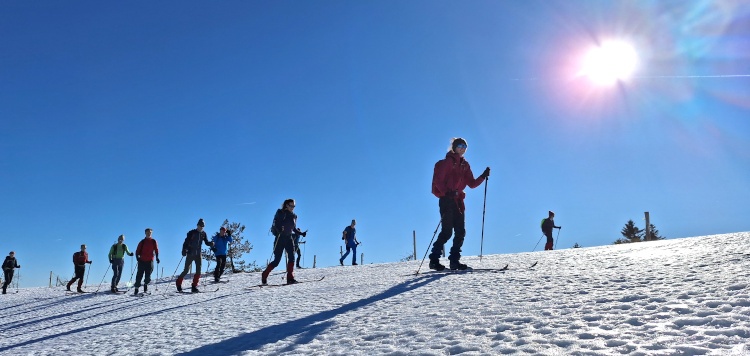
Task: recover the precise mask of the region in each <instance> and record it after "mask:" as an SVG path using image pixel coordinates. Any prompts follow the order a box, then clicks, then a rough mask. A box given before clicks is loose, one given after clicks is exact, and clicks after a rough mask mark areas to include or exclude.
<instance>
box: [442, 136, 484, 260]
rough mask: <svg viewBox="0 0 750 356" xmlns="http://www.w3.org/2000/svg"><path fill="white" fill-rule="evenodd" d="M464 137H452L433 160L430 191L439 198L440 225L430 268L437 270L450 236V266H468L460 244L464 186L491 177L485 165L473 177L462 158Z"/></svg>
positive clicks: (463, 229) (467, 164)
mask: <svg viewBox="0 0 750 356" xmlns="http://www.w3.org/2000/svg"><path fill="white" fill-rule="evenodd" d="M467 147H468V146H467V144H466V140H464V139H463V138H460V137H458V138H454V139H453V140H451V147H450V149H449V150H448V153H446V154H445V159H442V160H440V161H438V162H437V163H435V171H434V173H433V176H432V194H434V195H435V196H436V197H438V198H439V199H440V201H439V205H440V222H441V224H442V226H443V228H442V230H440V234H439V235H438V238H437V241H435V244H433V245H432V253H430V268H431V269H434V270H438V271H442V270H444V269H445V266H443V265H441V264H440V255H441V254H442V252H443V248H444V245H445V243H446V242H448V240H449V239H450V238H451V235H452V234H453V233H454V231H455V236H454V238H453V247H451V250H450V255H448V260H449V261H450V269H454V270H455V269H458V270H464V269H466V268H468V266H466V265H465V264H463V263H461V262H460V259H461V246H463V244H464V236H466V229H465V228H464V225H465V224H464V210H465V206H464V198H465V197H466V193H464V188H466V187H467V186H468V187H469V188H472V189H474V188H476V187H478V186H479V185H480V184H482V182H484V180H485V179H486V178H487V177H489V176H490V167H487V168H486V169H485V170H484V172H482V174H481V175H480V176H479V177H477V178H476V179H474V174H473V173H472V172H471V167H470V166H469V162H467V161H466V159H464V154H465V153H466V149H467Z"/></svg>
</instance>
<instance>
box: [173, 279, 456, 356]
mask: <svg viewBox="0 0 750 356" xmlns="http://www.w3.org/2000/svg"><path fill="white" fill-rule="evenodd" d="M442 277H445V274H433V275H423V276H419V277H417V278H415V279H411V280H407V281H404V282H402V283H399V284H397V285H395V286H393V287H391V288H389V289H387V290H385V291H383V292H381V293H378V294H375V295H373V296H371V297H367V298H363V299H360V300H358V301H356V302H352V303H349V304H346V305H342V306H340V307H338V308H336V309H332V310H327V311H323V312H320V313H317V314H313V315H310V316H307V317H304V318H301V319H296V320H290V321H288V322H285V323H282V324H277V325H271V326H267V327H265V328H262V329H259V330H256V331H253V332H250V333H246V334H243V335H239V336H236V337H233V338H230V339H226V340H223V341H220V342H217V343H214V344H210V345H205V346H202V347H199V348H196V349H194V350H191V351H188V352H184V353H180V354H178V355H207V354H211V353H217V352H218V353H221V354H224V355H226V354H236V353H239V352H242V351H247V350H258V349H260V348H261V347H263V346H264V345H269V344H273V343H276V342H278V341H281V340H284V339H286V338H288V337H292V336H295V335H296V336H297V342H296V343H297V344H305V343H307V342H310V341H312V340H313V339H315V337H316V336H317V335H319V334H321V333H322V332H323V331H325V330H326V329H328V328H329V327H331V326H333V324H334V323H333V322H332V321H331V319H333V318H334V317H336V316H338V315H341V314H344V313H347V312H350V311H353V310H356V309H358V308H362V307H365V306H367V305H370V304H373V303H376V302H379V301H381V300H385V299H388V298H392V297H395V296H397V295H399V294H402V293H405V292H409V291H412V290H415V289H417V288H420V287H423V286H425V285H427V284H429V283H431V282H434V281H436V280H438V279H440V278H442ZM293 347H294V345H292V346H290V347H289V348H293ZM278 351H279V352H289V351H293V349H286V350H278Z"/></svg>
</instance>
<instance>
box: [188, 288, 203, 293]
mask: <svg viewBox="0 0 750 356" xmlns="http://www.w3.org/2000/svg"><path fill="white" fill-rule="evenodd" d="M200 292H201V291H199V290H198V287H192V288H190V293H200Z"/></svg>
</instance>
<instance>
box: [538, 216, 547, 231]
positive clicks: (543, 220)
mask: <svg viewBox="0 0 750 356" xmlns="http://www.w3.org/2000/svg"><path fill="white" fill-rule="evenodd" d="M545 221H547V218H544V219H542V223H541V224H539V227H540V228H542V232H544V222H545Z"/></svg>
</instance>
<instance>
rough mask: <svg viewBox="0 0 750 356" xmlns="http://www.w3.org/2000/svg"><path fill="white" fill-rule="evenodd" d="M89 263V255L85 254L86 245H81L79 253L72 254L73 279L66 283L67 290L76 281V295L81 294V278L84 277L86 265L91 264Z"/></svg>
mask: <svg viewBox="0 0 750 356" xmlns="http://www.w3.org/2000/svg"><path fill="white" fill-rule="evenodd" d="M91 262H92V261H89V254H88V252H86V245H85V244H84V245H81V251H78V252H76V253H74V254H73V266H74V267H75V277H73V279H71V280H70V282H68V290H70V286H72V285H73V283H74V282H75V281H76V280H78V289H77V290H78V293H83V292H84V291H83V288H82V287H83V277H84V276H86V264H87V263H88V264H91Z"/></svg>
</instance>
